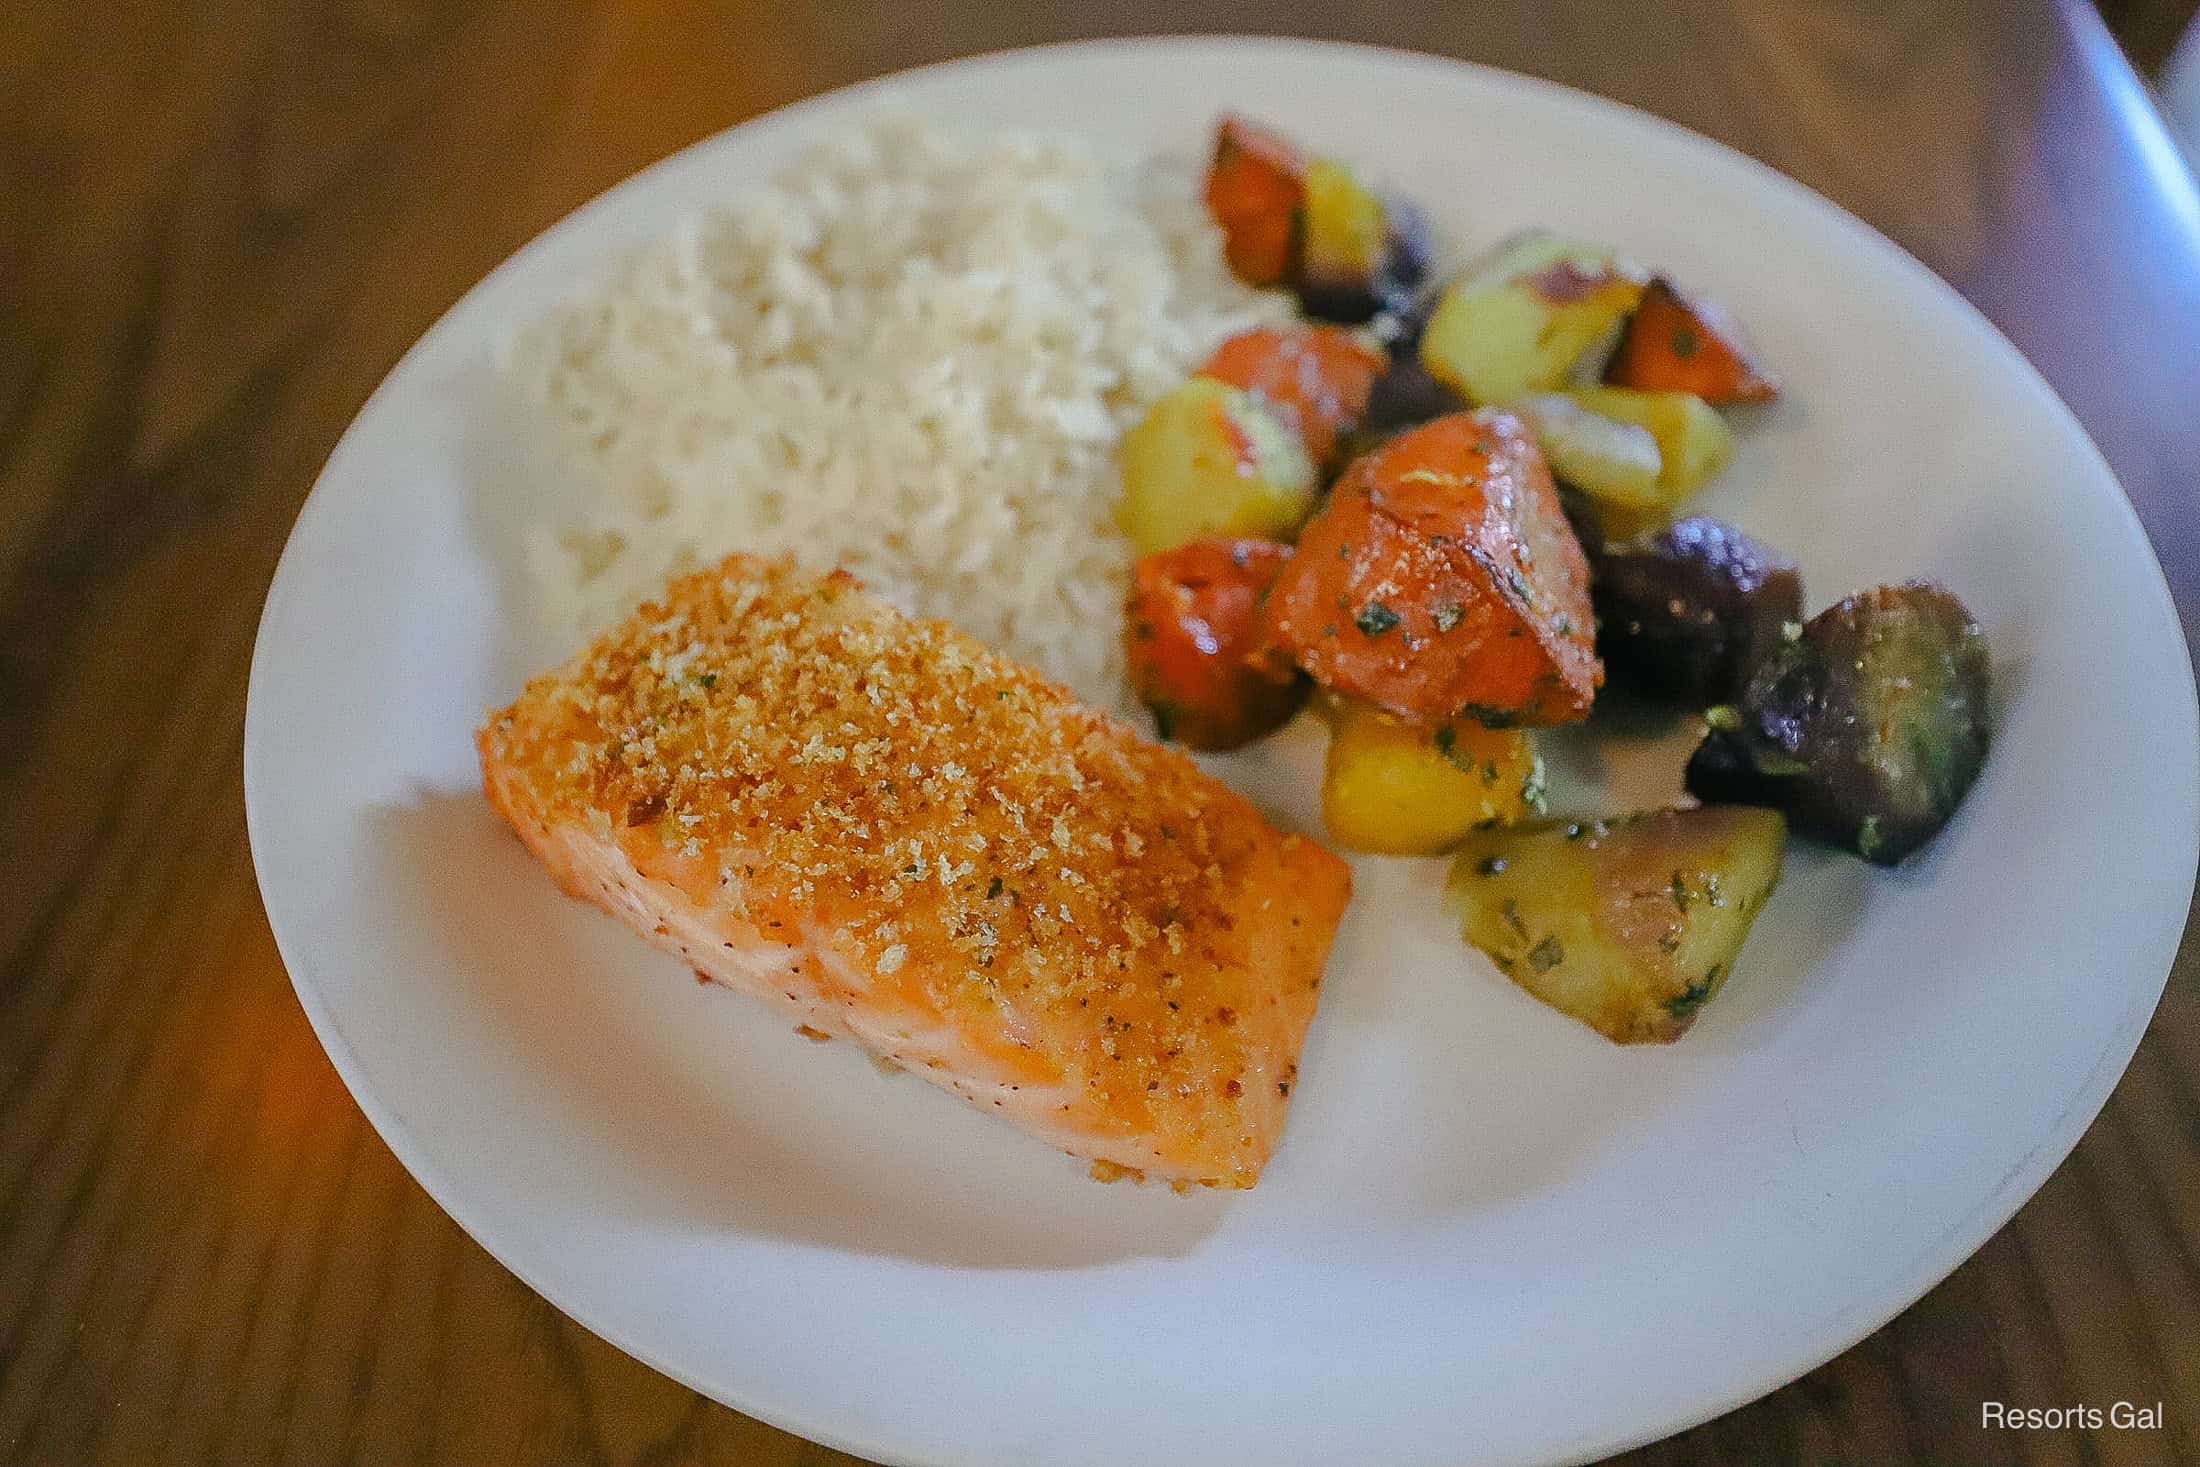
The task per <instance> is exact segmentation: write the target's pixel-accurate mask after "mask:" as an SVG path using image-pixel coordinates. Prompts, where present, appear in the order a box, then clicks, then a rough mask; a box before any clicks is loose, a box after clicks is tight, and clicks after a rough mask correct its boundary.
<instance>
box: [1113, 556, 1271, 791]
mask: <svg viewBox="0 0 2200 1467" xmlns="http://www.w3.org/2000/svg"><path fill="white" fill-rule="evenodd" d="M1290 559H1291V547H1290V546H1288V545H1278V544H1276V543H1275V542H1274V541H1272V540H1221V539H1216V540H1195V541H1193V542H1192V543H1191V544H1189V545H1180V546H1178V547H1177V548H1176V549H1174V550H1165V551H1162V552H1161V553H1160V554H1158V555H1145V556H1140V557H1139V560H1138V565H1137V567H1136V569H1135V570H1134V571H1133V572H1132V584H1131V595H1130V607H1129V615H1128V617H1127V618H1126V619H1125V620H1126V626H1125V638H1124V641H1125V649H1124V650H1125V651H1126V653H1127V654H1128V662H1129V667H1130V681H1131V687H1132V689H1133V690H1134V691H1135V692H1136V693H1137V694H1138V698H1139V701H1140V702H1142V703H1144V704H1145V705H1146V706H1147V707H1148V708H1149V709H1151V710H1153V716H1154V725H1155V727H1156V728H1158V729H1159V730H1160V733H1161V736H1162V737H1163V738H1165V739H1175V740H1177V741H1178V742H1180V743H1183V744H1186V745H1188V746H1190V747H1191V748H1194V749H1234V748H1236V747H1238V746H1239V745H1240V744H1249V743H1251V742H1252V741H1253V740H1254V739H1257V738H1259V737H1260V736H1261V735H1262V734H1265V733H1269V732H1271V731H1273V730H1275V729H1277V728H1280V727H1282V726H1283V725H1284V724H1286V723H1288V722H1290V720H1291V715H1292V714H1294V713H1296V712H1298V711H1299V705H1300V704H1301V703H1303V702H1305V701H1306V684H1305V680H1304V679H1302V678H1300V677H1299V676H1298V674H1297V673H1296V672H1295V671H1294V670H1293V669H1292V668H1291V666H1290V664H1289V663H1287V662H1286V663H1284V664H1283V665H1282V667H1281V668H1280V669H1277V668H1273V667H1270V666H1266V665H1263V664H1262V663H1261V661H1260V652H1261V649H1262V645H1263V644H1262V638H1261V624H1260V603H1261V598H1262V597H1264V596H1266V595H1267V594H1268V588H1269V587H1270V586H1272V585H1273V584H1275V579H1276V575H1277V573H1278V572H1279V571H1281V570H1282V569H1283V567H1284V565H1285V564H1286V563H1287V562H1288V561H1289V560H1290Z"/></svg>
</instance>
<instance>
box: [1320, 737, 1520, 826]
mask: <svg viewBox="0 0 2200 1467" xmlns="http://www.w3.org/2000/svg"><path fill="white" fill-rule="evenodd" d="M1330 726H1331V733H1330V739H1329V756H1328V759H1327V760H1326V762H1325V763H1324V765H1323V769H1322V824H1323V826H1324V827H1325V828H1326V829H1327V830H1328V832H1329V835H1330V838H1331V839H1332V840H1334V841H1336V842H1337V844H1339V845H1341V846H1345V847H1348V848H1349V849H1352V850H1356V851H1372V852H1378V853H1381V854H1384V855H1393V856H1429V855H1436V854H1438V853H1439V852H1442V851H1447V850H1450V849H1451V848H1452V847H1453V846H1455V845H1457V844H1458V843H1459V842H1460V841H1461V840H1462V839H1464V838H1465V837H1466V836H1467V834H1468V833H1469V832H1471V831H1473V830H1475V829H1476V828H1477V827H1480V826H1486V825H1491V824H1508V823H1510V822H1512V821H1516V820H1522V819H1525V818H1527V817H1528V816H1529V815H1531V814H1533V813H1535V812H1536V811H1538V810H1540V809H1541V808H1542V799H1543V762H1542V760H1541V759H1539V758H1538V757H1537V755H1536V752H1535V744H1534V743H1533V741H1532V740H1531V739H1530V738H1529V736H1528V734H1527V733H1526V732H1525V731H1524V730H1520V729H1502V730H1501V729H1492V728H1484V727H1483V726H1482V725H1481V724H1479V723H1475V722H1473V721H1471V720H1457V721H1454V722H1452V723H1449V724H1444V725H1440V726H1439V727H1437V728H1435V729H1433V730H1432V729H1427V728H1418V727H1415V726H1413V725H1410V724H1406V723H1402V722H1400V721H1399V720H1397V719H1395V718H1393V717H1391V716H1390V715H1389V714H1387V713H1384V712H1382V711H1381V710H1379V709H1376V708H1373V707H1370V706H1369V705H1367V704H1364V703H1355V702H1344V703H1341V704H1338V705H1335V706H1334V709H1333V712H1332V713H1331V714H1330Z"/></svg>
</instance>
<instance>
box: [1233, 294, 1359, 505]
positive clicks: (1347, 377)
mask: <svg viewBox="0 0 2200 1467" xmlns="http://www.w3.org/2000/svg"><path fill="white" fill-rule="evenodd" d="M1387 369H1388V363H1387V361H1386V360H1385V358H1384V356H1383V354H1382V353H1381V352H1380V351H1377V350H1376V349H1375V348H1374V347H1372V346H1369V345H1368V344H1367V343H1366V342H1364V341H1362V340H1360V338H1359V337H1358V336H1356V335H1354V334H1353V333H1352V332H1350V331H1346V330H1343V329H1341V328H1339V327H1336V326H1296V327H1293V326H1264V327H1261V328H1259V329H1258V330H1254V331H1241V332H1239V333H1238V334H1237V335H1235V336H1233V337H1231V338H1230V339H1229V340H1228V341H1225V342H1224V343H1222V345H1220V346H1218V347H1216V348H1215V352H1214V355H1213V356H1211V357H1209V358H1208V359H1207V364H1206V365H1205V366H1203V367H1201V368H1200V369H1199V374H1200V375H1201V376H1202V377H1212V378H1214V379H1215V380H1216V381H1218V382H1228V383H1230V384H1231V385H1232V386H1235V387H1242V388H1244V389H1245V390H1246V391H1247V392H1249V393H1251V394H1252V395H1253V396H1254V397H1256V398H1258V399H1259V400H1260V401H1261V402H1263V403H1265V404H1267V405H1268V406H1270V407H1272V408H1274V409H1275V410H1276V411H1277V412H1278V413H1279V414H1281V415H1282V416H1284V417H1286V418H1288V419H1289V420H1290V422H1291V424H1292V426H1293V427H1295V428H1296V429H1297V430H1298V435H1299V442H1300V443H1301V444H1302V445H1303V446H1304V447H1305V449H1306V455H1307V457H1308V458H1309V459H1311V460H1312V461H1313V463H1314V466H1315V468H1316V469H1317V470H1319V469H1324V468H1326V467H1328V466H1329V465H1330V464H1331V463H1332V462H1333V461H1334V460H1335V458H1336V454H1337V441H1338V437H1339V435H1341V434H1348V433H1350V432H1351V431H1352V430H1353V429H1354V428H1356V427H1357V426H1358V425H1359V422H1360V418H1361V415H1362V414H1363V413H1365V412H1366V411H1367V407H1368V400H1369V397H1370V395H1371V394H1372V393H1373V391H1374V388H1375V383H1376V381H1377V379H1378V378H1379V377H1381V376H1382V375H1383V374H1384V373H1385V371H1386V370H1387Z"/></svg>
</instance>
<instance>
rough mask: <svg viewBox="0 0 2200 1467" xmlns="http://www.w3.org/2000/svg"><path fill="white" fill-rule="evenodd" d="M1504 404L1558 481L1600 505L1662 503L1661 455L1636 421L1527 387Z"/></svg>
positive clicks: (1653, 507) (1651, 506) (1652, 436)
mask: <svg viewBox="0 0 2200 1467" xmlns="http://www.w3.org/2000/svg"><path fill="white" fill-rule="evenodd" d="M1507 406H1508V407H1509V408H1510V409H1511V410H1512V411H1513V412H1515V413H1518V414H1519V415H1520V420H1521V421H1522V422H1524V423H1526V424H1527V425H1528V430H1529V431H1530V432H1532V433H1534V434H1535V441H1536V445H1537V446H1538V447H1540V448H1541V449H1542V450H1543V458H1544V461H1545V462H1547V463H1548V464H1549V465H1550V466H1551V473H1552V474H1553V475H1555V476H1556V477H1557V478H1558V480H1559V482H1561V483H1564V484H1571V485H1572V486H1573V487H1574V488H1576V489H1579V490H1580V491H1581V492H1582V493H1584V494H1586V495H1588V496H1589V497H1590V498H1592V499H1595V500H1597V501H1599V502H1600V503H1603V504H1606V505H1623V506H1626V507H1628V508H1630V509H1648V510H1656V509H1662V508H1664V506H1665V502H1666V501H1665V496H1664V493H1663V491H1662V490H1661V489H1660V488H1659V479H1660V477H1661V475H1662V474H1663V472H1664V469H1665V455H1664V454H1663V453H1662V452H1660V451H1659V449H1658V440H1657V435H1655V434H1653V433H1652V432H1651V431H1650V430H1649V429H1648V428H1645V427H1644V426H1643V425H1642V424H1640V423H1630V422H1626V421H1623V420H1622V419H1619V418H1609V417H1606V416H1605V415H1604V414H1602V413H1596V412H1591V411H1590V410H1589V409H1587V408H1585V407H1583V406H1582V405H1581V404H1580V403H1578V402H1576V401H1574V399H1572V398H1571V397H1568V396H1566V395H1565V394H1564V393H1559V392H1531V393H1529V394H1528V395H1527V396H1526V397H1523V398H1520V399H1519V400H1518V401H1516V402H1512V403H1509V404H1507Z"/></svg>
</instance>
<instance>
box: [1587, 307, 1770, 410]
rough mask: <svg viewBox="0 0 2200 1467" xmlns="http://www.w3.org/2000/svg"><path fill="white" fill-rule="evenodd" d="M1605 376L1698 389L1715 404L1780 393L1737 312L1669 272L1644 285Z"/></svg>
mask: <svg viewBox="0 0 2200 1467" xmlns="http://www.w3.org/2000/svg"><path fill="white" fill-rule="evenodd" d="M1604 380H1605V381H1606V382H1608V383H1610V384H1612V385H1613V386H1614V387H1634V388H1640V389H1641V390H1643V391H1645V392H1693V393H1694V394H1696V396H1698V397H1700V398H1702V399H1703V400H1704V401H1705V402H1708V403H1714V404H1734V403H1747V402H1770V401H1772V399H1773V398H1775V397H1777V396H1779V394H1780V388H1779V384H1778V383H1776V382H1774V381H1773V380H1772V378H1771V377H1770V376H1768V375H1767V374H1766V373H1765V372H1764V371H1763V370H1762V369H1761V368H1759V367H1758V365H1757V363H1756V360H1755V357H1754V354H1753V353H1752V352H1751V351H1750V348H1749V346H1748V344H1747V342H1746V340H1745V339H1744V338H1743V336H1742V332H1741V328H1740V326H1739V325H1737V324H1736V323H1735V321H1734V320H1733V318H1732V317H1730V316H1728V315H1727V313H1726V312H1725V311H1723V310H1721V309H1720V308H1719V307H1717V306H1715V305H1713V304H1711V303H1710V302H1709V301H1697V300H1690V299H1689V298H1688V297H1687V296H1684V295H1682V294H1681V293H1680V292H1679V291H1678V290H1676V289H1675V288H1674V286H1673V282H1671V281H1670V280H1667V279H1665V278H1664V277H1663V276H1660V277H1659V278H1658V279H1656V280H1653V281H1651V282H1650V285H1649V288H1648V289H1646V290H1645V291H1643V293H1642V301H1641V303H1640V304H1639V305H1637V306H1636V307H1635V314H1634V316H1633V317H1632V318H1630V319H1629V321H1628V323H1627V331H1626V334H1625V335H1623V336H1622V337H1621V338H1620V343H1619V348H1618V350H1616V351H1614V352H1613V353H1612V360H1611V361H1610V362H1609V363H1608V364H1607V365H1606V366H1605V369H1604Z"/></svg>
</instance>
